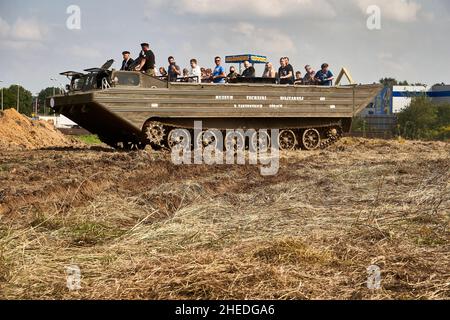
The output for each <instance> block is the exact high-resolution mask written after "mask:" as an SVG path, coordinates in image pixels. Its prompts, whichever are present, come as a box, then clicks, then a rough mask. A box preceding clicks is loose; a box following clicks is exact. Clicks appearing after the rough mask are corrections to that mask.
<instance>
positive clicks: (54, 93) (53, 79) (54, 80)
mask: <svg viewBox="0 0 450 320" xmlns="http://www.w3.org/2000/svg"><path fill="white" fill-rule="evenodd" d="M50 80H51V81H53V82H55V84H57V82H58V80H57V79H55V78H50ZM55 95H56V92H55V86H53V96H55Z"/></svg>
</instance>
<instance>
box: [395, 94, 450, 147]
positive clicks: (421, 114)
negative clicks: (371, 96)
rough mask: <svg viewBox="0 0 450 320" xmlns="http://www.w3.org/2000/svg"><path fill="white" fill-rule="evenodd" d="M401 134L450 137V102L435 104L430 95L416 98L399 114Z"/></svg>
mask: <svg viewBox="0 0 450 320" xmlns="http://www.w3.org/2000/svg"><path fill="white" fill-rule="evenodd" d="M398 126H399V134H400V135H401V136H403V137H405V138H407V139H423V140H448V139H450V104H434V103H433V102H432V101H431V100H430V99H429V98H428V97H417V98H414V99H413V100H412V102H411V104H410V105H409V106H408V107H407V108H406V109H404V110H403V111H401V112H400V113H399V114H398Z"/></svg>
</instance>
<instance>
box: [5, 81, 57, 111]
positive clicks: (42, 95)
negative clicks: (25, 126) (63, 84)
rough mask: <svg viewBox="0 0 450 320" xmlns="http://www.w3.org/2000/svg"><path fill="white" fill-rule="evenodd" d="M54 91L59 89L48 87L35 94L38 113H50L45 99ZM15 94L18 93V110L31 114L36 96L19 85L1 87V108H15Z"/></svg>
mask: <svg viewBox="0 0 450 320" xmlns="http://www.w3.org/2000/svg"><path fill="white" fill-rule="evenodd" d="M54 93H55V94H60V93H61V89H60V88H56V87H48V88H45V89H43V90H41V91H40V92H39V94H38V96H37V100H38V113H39V114H49V113H51V112H50V111H51V110H50V107H49V106H47V105H46V102H45V99H46V98H48V97H51V96H52V95H53V94H54ZM17 95H19V112H20V113H23V114H25V115H27V116H31V115H32V114H33V113H34V112H35V104H36V100H35V99H36V97H35V96H33V94H32V93H31V92H30V91H29V90H27V89H25V88H24V87H22V86H20V85H19V86H17V85H12V86H10V87H8V88H3V108H4V109H16V108H17ZM0 103H1V102H0Z"/></svg>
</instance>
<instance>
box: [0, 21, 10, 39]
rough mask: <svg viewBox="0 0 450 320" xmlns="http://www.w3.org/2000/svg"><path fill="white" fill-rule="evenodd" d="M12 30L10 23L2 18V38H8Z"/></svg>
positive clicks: (0, 22)
mask: <svg viewBox="0 0 450 320" xmlns="http://www.w3.org/2000/svg"><path fill="white" fill-rule="evenodd" d="M10 29H11V27H10V26H9V23H8V22H6V21H5V20H3V19H2V17H0V37H2V38H4V37H6V36H7V35H8V34H9V30H10Z"/></svg>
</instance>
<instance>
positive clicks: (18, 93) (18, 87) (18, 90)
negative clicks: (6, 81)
mask: <svg viewBox="0 0 450 320" xmlns="http://www.w3.org/2000/svg"><path fill="white" fill-rule="evenodd" d="M19 98H20V86H19V85H17V112H19V103H20V102H19Z"/></svg>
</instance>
